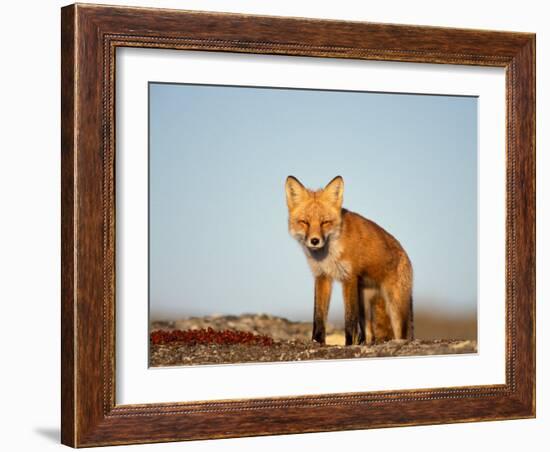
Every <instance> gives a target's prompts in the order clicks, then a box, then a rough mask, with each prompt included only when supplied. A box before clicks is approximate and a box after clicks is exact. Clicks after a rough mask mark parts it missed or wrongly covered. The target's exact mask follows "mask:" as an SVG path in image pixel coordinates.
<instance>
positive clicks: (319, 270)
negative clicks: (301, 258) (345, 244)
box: [304, 240, 350, 281]
mask: <svg viewBox="0 0 550 452" xmlns="http://www.w3.org/2000/svg"><path fill="white" fill-rule="evenodd" d="M327 246H328V247H329V248H328V252H327V253H326V254H325V255H324V256H323V257H322V258H321V257H314V256H312V255H311V253H310V252H309V250H307V249H305V250H304V251H305V253H306V257H307V261H308V264H309V267H310V268H311V271H312V272H313V275H314V276H321V275H326V276H328V277H330V278H332V279H335V280H337V281H342V280H343V279H346V277H347V276H348V275H349V273H350V265H349V263H348V262H346V261H343V260H342V259H341V255H342V245H341V244H340V243H339V241H338V240H333V241H331V242H330V243H328V244H327Z"/></svg>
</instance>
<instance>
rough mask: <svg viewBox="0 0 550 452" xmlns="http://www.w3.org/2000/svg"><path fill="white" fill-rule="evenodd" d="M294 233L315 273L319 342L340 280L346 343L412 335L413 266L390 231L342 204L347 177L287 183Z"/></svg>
mask: <svg viewBox="0 0 550 452" xmlns="http://www.w3.org/2000/svg"><path fill="white" fill-rule="evenodd" d="M285 189H286V199H287V205H288V211H289V218H288V227H289V231H290V234H291V235H292V236H293V237H294V238H295V239H296V240H297V241H298V242H299V243H300V244H301V245H302V248H303V249H304V252H305V254H306V258H307V261H308V263H309V266H310V268H311V270H312V272H313V275H314V277H315V307H314V316H313V335H312V336H313V340H315V341H318V342H320V343H325V328H326V327H325V325H326V319H327V314H328V307H329V302H330V296H331V291H332V283H333V281H334V280H336V281H339V282H341V284H342V289H343V295H344V312H345V318H344V320H345V335H346V345H350V344H357V343H367V344H372V343H373V342H374V341H375V340H377V341H380V340H388V339H405V338H409V339H412V337H413V328H412V327H413V325H412V280H413V278H412V265H411V262H410V260H409V257H408V256H407V253H406V252H405V250H404V249H403V247H402V246H401V244H400V243H399V242H398V241H397V240H396V239H395V237H393V236H392V235H391V234H390V233H388V232H387V231H385V230H384V229H382V228H381V227H380V226H378V225H377V224H376V223H374V222H373V221H371V220H368V219H366V218H364V217H362V216H361V215H358V214H356V213H354V212H350V211H349V210H346V209H343V208H342V201H343V194H344V180H343V179H342V178H341V177H340V176H338V177H335V178H334V179H333V180H332V181H331V182H329V183H328V184H327V186H326V187H325V188H324V189H322V190H317V191H313V190H308V189H307V188H305V187H304V186H303V185H302V184H301V183H300V182H299V181H298V179H296V178H295V177H293V176H289V177H288V178H287V181H286V186H285Z"/></svg>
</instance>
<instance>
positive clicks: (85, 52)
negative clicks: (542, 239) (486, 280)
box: [61, 5, 535, 447]
mask: <svg viewBox="0 0 550 452" xmlns="http://www.w3.org/2000/svg"><path fill="white" fill-rule="evenodd" d="M61 37H62V52H61V53H62V134H61V137H62V139H61V146H62V149H61V155H62V158H61V160H62V168H61V172H62V230H61V232H62V249H61V254H62V281H61V283H62V300H61V305H62V313H61V314H62V331H61V335H62V344H61V353H62V355H61V357H62V359H61V362H62V368H61V385H62V401H61V407H62V425H61V426H62V442H63V443H64V444H67V445H70V446H74V447H84V446H94V445H107V444H127V443H145V442H156V441H178V440H189V439H201V438H223V437H232V436H245V435H271V434H282V433H299V432H314V431H332V430H348V429H361V428H374V427H388V426H400V425H421V424H438V423H448V422H467V421H482V420H495V419H512V418H526V417H533V416H534V415H535V331H534V328H535V37H534V35H532V34H528V33H509V32H494V31H485V30H460V29H449V28H437V27H418V26H408V25H387V24H373V23H360V22H339V21H327V20H313V19H297V18H279V17H262V16H246V15H235V14H219V13H198V12H185V11H175V10H159V9H145V8H123V7H107V6H94V5H71V6H67V7H65V8H63V9H62V26H61ZM124 46H134V47H151V48H171V49H185V50H207V51H220V52H244V53H265V54H282V55H300V56H315V57H332V58H354V59H369V60H389V61H399V62H421V63H440V64H468V65H480V66H499V67H504V68H506V74H507V75H506V77H507V82H506V103H507V125H506V126H507V144H506V149H503V150H502V151H503V152H506V162H507V180H506V187H507V205H506V209H507V219H506V275H505V277H506V340H507V350H506V384H504V385H494V386H477V387H464V388H438V389H422V390H407V391H389V392H364V393H354V394H336V395H318V396H302V397H279V398H271V399H246V400H230V401H216V402H197V403H185V402H178V401H174V403H170V404H148V405H116V404H115V365H116V363H115V353H114V352H115V349H114V337H115V322H114V318H115V295H114V294H115V251H114V244H115V228H114V225H115V214H116V212H115V202H114V201H115V173H114V159H115V141H114V130H115V123H114V108H115V106H114V81H115V80H114V67H115V64H116V58H115V50H116V48H117V47H124ZM503 276H504V275H503Z"/></svg>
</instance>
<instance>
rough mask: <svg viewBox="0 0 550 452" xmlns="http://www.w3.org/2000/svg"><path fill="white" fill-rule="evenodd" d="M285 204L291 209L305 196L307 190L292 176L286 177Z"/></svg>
mask: <svg viewBox="0 0 550 452" xmlns="http://www.w3.org/2000/svg"><path fill="white" fill-rule="evenodd" d="M285 191H286V203H287V205H288V208H289V209H292V208H293V207H294V206H295V205H296V204H297V203H299V202H300V201H301V200H302V199H303V198H304V197H305V196H306V195H307V189H306V187H304V186H303V185H302V184H301V182H300V181H299V180H298V179H296V178H295V177H294V176H288V177H287V178H286V184H285Z"/></svg>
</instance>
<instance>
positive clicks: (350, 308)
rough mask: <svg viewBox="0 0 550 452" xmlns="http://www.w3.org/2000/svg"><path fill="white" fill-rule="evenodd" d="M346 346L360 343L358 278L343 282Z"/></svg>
mask: <svg viewBox="0 0 550 452" xmlns="http://www.w3.org/2000/svg"><path fill="white" fill-rule="evenodd" d="M342 289H343V295H344V322H345V335H346V345H355V344H358V343H359V334H358V333H359V332H358V324H359V284H358V281H357V278H350V279H346V280H344V281H342Z"/></svg>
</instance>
